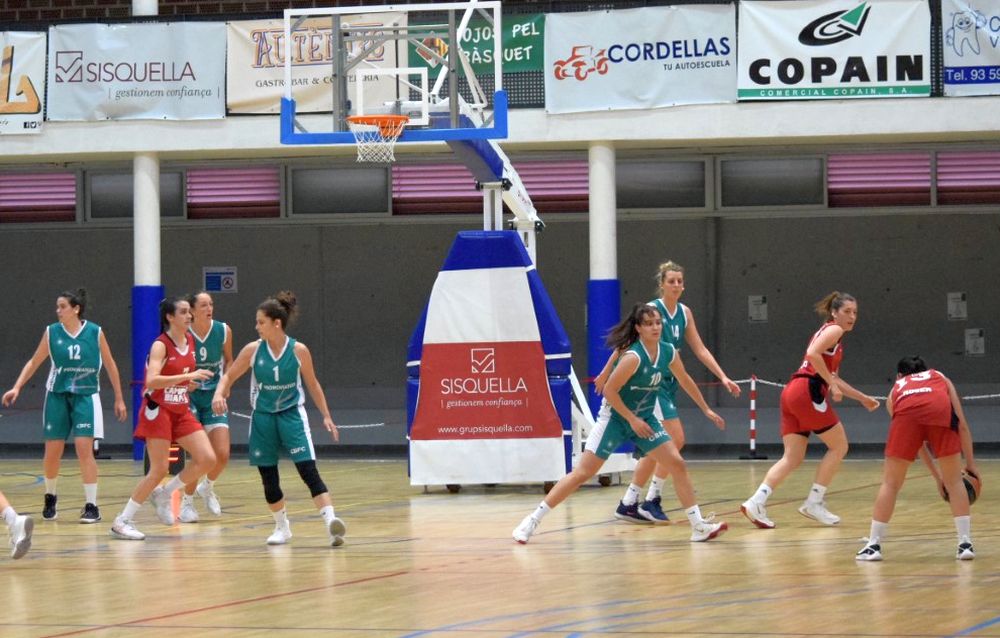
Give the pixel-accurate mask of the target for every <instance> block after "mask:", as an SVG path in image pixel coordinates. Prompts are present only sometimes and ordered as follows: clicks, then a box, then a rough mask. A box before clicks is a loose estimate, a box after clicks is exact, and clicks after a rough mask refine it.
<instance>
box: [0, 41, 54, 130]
mask: <svg viewBox="0 0 1000 638" xmlns="http://www.w3.org/2000/svg"><path fill="white" fill-rule="evenodd" d="M44 99H45V34H44V33H29V32H6V31H2V32H0V135H19V134H24V133H40V132H41V130H42V114H43V111H44Z"/></svg>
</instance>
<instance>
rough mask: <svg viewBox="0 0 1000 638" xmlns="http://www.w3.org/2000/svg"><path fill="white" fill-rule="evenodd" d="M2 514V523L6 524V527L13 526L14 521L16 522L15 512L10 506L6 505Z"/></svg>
mask: <svg viewBox="0 0 1000 638" xmlns="http://www.w3.org/2000/svg"><path fill="white" fill-rule="evenodd" d="M2 513H3V522H4V523H7V527H10V526H11V525H13V524H14V521H16V520H17V512H15V511H14V508H13V507H11V506H10V505H8V506H7V507H5V508H3V512H2Z"/></svg>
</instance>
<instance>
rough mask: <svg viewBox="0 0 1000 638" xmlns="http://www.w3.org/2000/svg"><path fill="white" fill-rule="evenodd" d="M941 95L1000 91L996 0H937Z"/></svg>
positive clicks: (999, 11)
mask: <svg viewBox="0 0 1000 638" xmlns="http://www.w3.org/2000/svg"><path fill="white" fill-rule="evenodd" d="M941 30H942V34H941V36H942V37H941V41H942V42H943V43H944V47H943V49H944V94H945V95H996V94H1000V0H972V1H967V0H941Z"/></svg>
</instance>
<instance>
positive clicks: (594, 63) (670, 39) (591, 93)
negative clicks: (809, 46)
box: [545, 4, 736, 113]
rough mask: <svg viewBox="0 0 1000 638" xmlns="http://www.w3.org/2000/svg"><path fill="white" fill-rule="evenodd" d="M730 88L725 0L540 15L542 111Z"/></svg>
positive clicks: (628, 105) (728, 95)
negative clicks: (721, 1)
mask: <svg viewBox="0 0 1000 638" xmlns="http://www.w3.org/2000/svg"><path fill="white" fill-rule="evenodd" d="M735 86H736V9H735V7H734V6H733V5H731V4H730V5H686V6H670V7H655V8H645V9H629V10H625V11H594V12H588V13H550V14H548V15H547V16H546V18H545V110H546V111H548V112H549V113H573V112H579V111H603V110H614V109H648V108H656V107H663V106H674V105H677V104H706V103H713V102H733V101H735V100H736V94H735V91H734V87H735Z"/></svg>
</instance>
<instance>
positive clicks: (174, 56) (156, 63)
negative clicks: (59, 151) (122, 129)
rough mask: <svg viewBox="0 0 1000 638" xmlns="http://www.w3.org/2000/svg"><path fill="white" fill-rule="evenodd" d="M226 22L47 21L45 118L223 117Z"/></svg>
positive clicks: (146, 118)
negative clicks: (52, 24) (46, 96)
mask: <svg viewBox="0 0 1000 638" xmlns="http://www.w3.org/2000/svg"><path fill="white" fill-rule="evenodd" d="M225 60H226V25H225V24H223V23H221V22H219V23H211V22H180V23H162V24H113V25H105V24H74V25H61V26H54V27H49V100H48V119H49V120H63V121H71V120H206V119H220V118H223V117H225V113H226V97H225V94H224V90H225V84H226V78H225V73H226V62H225Z"/></svg>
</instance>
